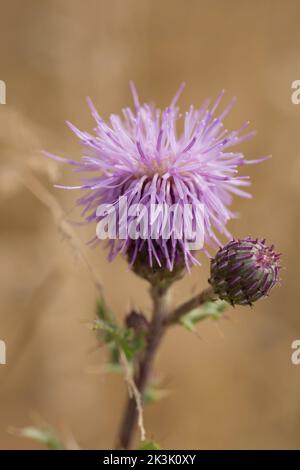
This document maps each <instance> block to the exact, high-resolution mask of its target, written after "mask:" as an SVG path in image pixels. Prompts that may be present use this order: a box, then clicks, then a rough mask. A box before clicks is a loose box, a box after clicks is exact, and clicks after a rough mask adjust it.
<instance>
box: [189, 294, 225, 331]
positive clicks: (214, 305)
mask: <svg viewBox="0 0 300 470" xmlns="http://www.w3.org/2000/svg"><path fill="white" fill-rule="evenodd" d="M226 306H227V302H225V301H223V300H217V301H216V302H206V303H205V304H203V305H202V306H201V307H199V308H196V309H194V310H192V311H191V312H189V313H187V314H186V315H184V316H183V317H182V318H181V319H180V323H181V325H182V326H184V327H185V328H186V329H187V330H189V331H194V330H195V326H196V325H197V323H198V322H200V321H202V320H205V319H206V318H211V319H212V320H218V319H219V318H221V316H222V313H223V312H224V310H225V308H226Z"/></svg>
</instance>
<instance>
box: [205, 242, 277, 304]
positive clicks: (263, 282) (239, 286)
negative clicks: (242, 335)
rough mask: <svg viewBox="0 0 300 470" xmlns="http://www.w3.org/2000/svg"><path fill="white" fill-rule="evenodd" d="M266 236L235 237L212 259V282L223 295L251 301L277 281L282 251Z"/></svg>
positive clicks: (235, 301)
mask: <svg viewBox="0 0 300 470" xmlns="http://www.w3.org/2000/svg"><path fill="white" fill-rule="evenodd" d="M273 248H274V246H273V245H272V246H270V247H269V246H266V245H265V240H258V239H256V240H252V239H251V237H247V238H245V239H244V240H232V241H231V242H229V243H228V244H227V245H226V246H224V247H223V248H220V250H219V251H218V253H217V254H216V256H215V257H214V258H213V259H212V260H211V268H210V279H209V283H210V284H211V286H212V287H213V289H214V291H215V292H216V294H217V295H218V296H219V297H220V299H223V300H226V301H227V302H229V303H231V304H232V305H235V304H238V305H252V303H253V302H255V301H256V300H258V299H260V298H261V297H265V296H266V295H268V293H269V292H270V290H271V289H272V287H274V285H275V284H276V282H277V281H278V274H279V270H280V268H281V267H280V265H279V258H280V254H276V253H275V251H274V250H273Z"/></svg>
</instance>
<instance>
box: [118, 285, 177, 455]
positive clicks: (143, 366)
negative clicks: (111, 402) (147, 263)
mask: <svg viewBox="0 0 300 470" xmlns="http://www.w3.org/2000/svg"><path fill="white" fill-rule="evenodd" d="M151 297H152V299H153V316H152V320H151V323H150V327H149V333H148V338H147V344H146V348H145V352H144V354H143V356H142V358H141V360H140V362H139V364H138V365H137V370H136V373H135V377H134V382H135V384H136V387H137V389H138V391H139V393H140V394H141V396H142V398H143V395H144V392H145V389H146V387H147V384H148V382H149V378H150V375H151V369H152V365H153V360H154V357H155V354H156V352H157V349H158V346H159V344H160V341H161V339H162V337H163V334H164V332H165V327H166V323H165V320H166V317H167V314H168V291H167V290H160V289H159V288H156V287H152V289H151ZM137 416H138V410H137V406H136V400H135V398H134V397H130V398H129V400H128V402H127V406H126V409H125V413H124V416H123V420H122V423H121V428H120V433H119V447H121V448H122V449H128V448H129V447H130V444H131V441H132V437H133V433H134V429H135V426H136V422H137Z"/></svg>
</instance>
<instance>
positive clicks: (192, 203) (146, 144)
mask: <svg viewBox="0 0 300 470" xmlns="http://www.w3.org/2000/svg"><path fill="white" fill-rule="evenodd" d="M183 88H184V85H181V86H180V88H179V90H178V92H177V93H176V95H175V96H174V98H173V100H172V101H171V103H170V105H169V106H168V107H167V108H165V109H163V110H161V109H158V108H156V107H155V106H153V105H152V104H141V103H140V100H139V97H138V94H137V91H136V88H135V86H134V84H133V83H131V91H132V95H133V101H134V110H131V109H130V108H128V107H127V108H124V109H123V110H122V116H117V115H111V116H110V119H109V122H105V121H104V120H103V119H102V118H101V116H100V115H99V114H98V112H97V111H96V108H95V107H94V105H93V104H92V102H91V100H90V99H88V104H89V107H90V109H91V112H92V116H93V117H94V119H95V123H96V127H95V129H94V134H90V133H87V132H85V131H81V130H79V129H77V128H76V127H75V126H74V125H73V124H70V123H68V125H69V127H70V128H71V130H72V131H73V132H74V133H75V135H76V136H77V137H78V138H79V140H80V142H81V144H82V146H83V149H84V150H83V155H82V157H81V158H80V160H73V159H64V158H62V157H60V156H57V155H53V154H49V153H46V155H47V156H49V157H50V158H52V159H55V160H57V161H62V162H65V163H68V164H69V165H71V166H72V167H73V171H74V172H76V173H84V172H86V173H88V174H89V175H88V176H83V177H81V178H80V179H79V183H78V184H76V185H75V186H62V185H56V186H57V187H58V188H63V189H74V190H79V191H80V193H81V194H80V197H79V199H77V202H76V204H77V205H78V206H80V207H82V217H83V219H84V221H85V222H86V223H89V224H92V225H93V227H94V231H95V232H96V234H95V235H94V236H93V237H92V239H91V240H90V241H89V243H90V244H92V245H95V244H98V243H99V242H100V241H101V240H103V239H106V242H107V245H108V250H109V254H108V258H109V260H110V261H111V260H113V259H114V258H115V257H116V256H117V255H118V254H120V255H123V256H124V257H125V258H126V260H127V261H128V264H129V266H130V268H131V269H132V271H133V272H134V273H135V274H137V275H138V276H140V277H141V278H143V279H146V280H147V281H148V283H149V286H150V295H151V298H152V304H153V307H152V316H151V318H149V319H148V318H146V316H145V315H144V314H143V312H137V311H131V312H127V315H126V318H125V321H124V324H121V323H120V322H118V321H117V320H116V317H115V315H114V314H113V313H112V312H111V311H110V309H109V307H108V306H107V303H106V302H105V301H104V299H103V298H101V299H100V300H99V303H98V306H97V319H96V320H95V323H94V328H95V330H96V333H97V337H98V339H99V341H101V342H104V343H106V345H107V347H108V349H109V353H110V368H111V369H114V370H120V369H122V368H123V367H125V372H126V374H127V375H126V377H127V379H128V382H129V384H130V386H131V390H132V396H131V397H129V398H128V402H127V405H126V407H125V410H124V415H123V418H122V420H121V425H120V430H119V434H118V437H117V446H118V447H119V448H122V449H128V448H129V447H130V446H131V444H132V438H133V434H134V430H135V427H136V424H137V422H139V425H140V429H141V439H142V441H144V443H143V444H142V448H149V446H150V447H151V446H154V447H155V445H154V444H153V443H152V444H151V443H149V442H147V441H146V433H145V429H144V425H143V415H142V411H143V405H144V403H145V402H146V401H147V400H149V397H150V399H151V390H152V398H153V396H154V395H155V393H153V384H152V383H151V373H152V367H153V362H154V359H155V355H156V353H157V350H158V348H159V347H160V345H161V342H162V339H163V337H164V335H165V334H166V333H167V331H168V330H169V328H170V327H171V326H172V325H176V324H181V325H183V326H185V327H186V328H187V329H193V328H194V327H195V325H196V324H197V323H198V322H199V321H202V320H204V319H206V318H212V319H218V318H220V317H221V316H222V314H223V311H224V309H225V307H226V305H228V304H231V305H236V304H238V305H245V306H247V305H252V304H253V303H254V302H256V301H257V300H258V299H260V298H261V297H264V296H266V295H268V294H269V292H270V290H271V289H272V288H273V287H274V285H275V284H276V283H277V281H278V275H279V270H280V265H279V257H280V255H278V254H276V253H275V252H274V249H273V246H272V247H268V246H267V245H266V243H265V241H264V240H258V239H256V240H254V239H252V238H250V237H247V238H245V239H243V240H235V239H233V236H232V235H231V233H230V232H229V231H228V229H227V224H228V222H229V221H230V220H231V219H232V218H234V217H235V214H234V213H233V212H232V211H231V209H230V205H231V202H232V197H233V196H234V195H237V196H240V197H243V198H250V197H251V195H250V194H249V193H248V192H247V191H246V190H245V188H247V187H248V186H249V185H250V180H249V177H247V176H240V175H239V174H238V169H239V167H240V166H244V165H248V164H256V163H260V162H262V161H264V160H266V159H268V158H269V157H263V158H260V159H258V160H247V159H246V158H245V157H244V155H243V153H241V152H240V151H239V150H235V147H236V145H238V144H240V143H242V142H244V141H245V140H247V139H249V138H250V137H252V136H253V135H254V132H245V130H246V128H247V127H248V125H249V123H248V122H246V123H245V124H243V125H242V126H241V127H240V129H238V130H234V131H231V132H229V131H228V130H227V129H225V128H224V124H223V120H224V119H225V117H226V115H227V114H228V113H229V112H230V110H231V108H232V106H233V104H234V102H235V100H234V99H233V100H231V101H230V102H229V104H227V106H225V108H224V109H223V110H222V111H221V112H220V113H219V114H217V108H218V107H219V106H220V102H221V99H222V97H223V95H224V91H222V92H221V93H220V95H219V96H218V98H217V100H216V101H215V103H213V105H212V106H211V107H209V100H206V101H205V102H204V104H203V106H202V107H201V108H200V109H198V108H195V107H194V106H190V108H189V109H188V111H187V112H185V113H184V114H181V112H180V109H179V107H178V106H177V102H178V99H179V96H180V94H181V92H182V91H183ZM180 120H181V123H182V126H181V128H182V131H181V132H178V130H177V127H178V126H177V121H180ZM220 236H221V237H226V238H227V239H228V240H229V243H228V244H227V245H225V246H223V245H222V242H221V241H220V238H219V237H220ZM217 249H219V251H218V252H217V253H216V255H215V256H214V257H212V255H211V254H210V252H211V251H212V252H214V251H216V250H217ZM209 250H210V251H209ZM201 253H204V254H205V255H207V256H209V257H210V258H211V272H210V276H209V282H208V286H207V287H206V288H204V290H202V291H200V292H199V293H197V294H196V295H195V296H194V297H193V298H191V299H189V300H187V301H186V302H184V303H183V304H181V305H179V306H178V307H176V308H171V304H170V293H171V287H172V285H173V284H174V282H176V281H178V280H179V279H181V278H182V277H183V276H184V275H186V273H187V272H189V271H190V270H191V268H192V266H193V265H198V266H199V265H200V261H199V255H200V254H201ZM195 269H196V268H195ZM197 269H198V268H197ZM124 275H125V273H124Z"/></svg>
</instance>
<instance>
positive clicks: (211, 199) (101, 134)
mask: <svg viewBox="0 0 300 470" xmlns="http://www.w3.org/2000/svg"><path fill="white" fill-rule="evenodd" d="M183 88H184V84H182V85H181V86H180V88H179V90H178V92H177V93H176V95H175V96H174V98H173V100H172V101H171V104H170V106H168V107H167V108H166V109H164V110H160V109H158V108H155V107H154V106H153V105H151V104H143V105H141V104H140V102H139V98H138V95H137V92H136V89H135V86H134V84H133V83H131V91H132V95H133V100H134V105H135V112H133V111H132V110H131V109H130V108H124V109H123V110H122V114H123V115H122V117H120V116H117V115H114V114H112V115H111V116H110V120H109V123H105V122H104V120H103V119H102V118H101V117H100V116H99V114H98V113H97V111H96V109H95V108H94V106H93V104H92V102H91V101H90V99H88V104H89V106H90V109H91V112H92V115H93V117H94V119H95V121H96V125H97V126H96V128H95V129H94V130H95V135H91V134H89V133H87V132H83V131H80V130H79V129H77V128H76V127H75V126H74V125H72V124H70V123H68V125H69V127H70V128H71V130H72V131H73V132H74V133H75V134H76V135H77V137H78V138H79V139H80V141H81V143H82V144H83V146H84V148H85V151H84V154H83V156H82V157H81V160H79V161H75V160H68V159H63V158H61V157H58V156H56V155H52V154H49V153H46V155H47V156H49V157H51V158H54V159H56V160H58V161H64V162H66V163H69V164H70V165H72V166H73V167H74V170H73V171H75V172H94V174H95V176H94V177H91V176H90V177H86V178H81V181H80V184H79V185H78V186H73V187H72V186H58V185H57V186H56V187H59V188H64V189H80V190H81V191H82V192H83V195H82V196H81V197H80V198H79V199H78V200H77V205H80V206H82V207H83V211H82V216H83V217H84V219H85V221H86V222H93V223H96V222H98V221H99V220H101V217H102V216H99V215H98V214H97V207H98V206H99V205H101V204H102V205H103V204H106V205H107V208H108V212H109V210H111V208H112V207H115V206H116V205H117V204H118V201H119V198H120V197H121V196H126V198H127V204H128V207H131V206H133V205H134V204H143V205H144V206H145V207H146V208H149V207H150V205H151V204H161V205H166V206H168V207H171V206H172V205H174V204H177V205H178V206H179V207H183V206H184V205H190V207H191V219H190V225H191V227H192V229H193V231H194V232H198V233H199V232H201V236H202V238H203V241H204V246H205V245H210V246H213V247H216V246H220V245H221V242H220V241H219V239H218V238H217V235H216V233H215V232H216V231H217V232H219V233H221V234H222V235H225V236H227V237H228V238H231V235H230V233H229V232H228V230H227V229H226V224H227V222H228V221H229V220H230V219H231V218H233V217H234V216H235V215H234V213H233V212H231V210H230V209H229V206H230V204H231V200H232V195H234V194H236V195H238V196H241V197H245V198H249V197H251V195H250V194H249V193H248V192H246V191H244V189H241V187H242V188H243V187H246V186H249V185H250V182H249V177H247V176H237V173H238V167H239V166H240V165H244V164H246V163H258V162H261V161H263V160H265V159H267V158H269V157H264V158H261V159H259V160H252V161H247V160H245V158H244V155H243V154H242V153H240V152H233V151H232V150H231V147H233V146H235V145H237V144H239V143H241V142H243V141H245V140H247V139H249V138H250V137H252V136H253V135H254V132H249V133H246V134H242V132H243V131H244V130H245V129H246V128H247V127H248V124H249V123H248V122H246V123H245V124H244V125H243V126H242V127H241V128H240V129H239V130H236V131H233V132H228V130H227V129H224V128H223V119H224V118H225V116H226V115H227V114H228V113H229V111H230V110H231V108H232V106H233V104H234V101H235V100H232V101H231V102H230V103H229V104H228V105H227V107H225V109H224V110H223V111H222V112H221V114H219V116H218V117H215V113H216V109H217V107H218V105H219V103H220V101H221V98H222V97H223V95H224V91H222V92H221V93H220V95H219V96H218V98H217V100H216V102H215V103H214V104H213V106H212V107H211V109H209V108H208V105H209V101H208V100H206V101H205V102H204V104H203V106H202V107H201V108H200V109H196V108H194V106H190V108H189V110H188V111H187V112H186V113H185V114H184V115H183V116H182V115H181V114H180V111H179V107H178V106H177V101H178V98H179V96H180V94H181V92H182V91H183ZM179 119H181V120H182V124H183V130H182V132H181V133H177V130H176V124H177V121H178V120H179ZM199 203H201V204H202V207H203V210H204V213H203V219H202V221H199V218H198V216H197V210H196V209H197V204H199ZM133 218H134V217H133V216H129V215H128V214H126V215H125V217H122V215H119V216H118V224H119V225H118V226H119V231H120V232H121V231H122V233H123V232H124V230H125V225H126V227H128V223H129V222H130V221H132V220H133ZM122 224H124V226H122ZM164 224H165V221H164V218H163V215H161V214H160V215H159V217H158V219H157V223H156V225H155V227H153V224H152V223H151V221H150V222H149V225H151V228H152V230H154V236H148V237H144V238H142V237H138V238H137V239H135V240H133V239H132V238H131V237H130V236H129V235H128V234H127V236H125V237H123V238H120V237H116V238H115V239H110V240H109V241H108V244H109V248H110V253H109V259H110V260H112V259H114V257H115V256H116V255H117V254H118V253H124V254H127V255H128V256H129V257H130V262H131V264H133V263H135V261H136V259H137V257H138V256H140V254H141V253H142V256H143V259H145V258H146V262H147V264H148V265H150V266H151V267H164V268H166V269H168V270H169V271H172V270H173V267H174V265H175V264H176V263H177V260H178V259H181V260H182V261H184V264H185V265H186V267H187V268H188V269H189V267H190V265H192V264H196V263H197V264H199V262H198V260H197V259H196V257H195V253H194V251H193V250H192V249H190V248H189V247H188V245H187V244H186V243H185V241H186V240H185V239H184V235H183V237H181V238H180V237H179V238H178V237H176V236H174V225H175V217H174V216H172V217H171V231H170V237H169V238H168V239H165V238H164V237H163V229H164V226H165V225H164ZM120 225H121V226H120ZM122 229H124V230H122ZM98 241H99V240H98V238H97V237H96V236H95V237H94V238H93V240H92V241H91V242H92V243H97V242H98ZM204 251H205V252H206V249H205V248H204ZM206 253H207V252H206ZM145 254H146V256H145Z"/></svg>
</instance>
